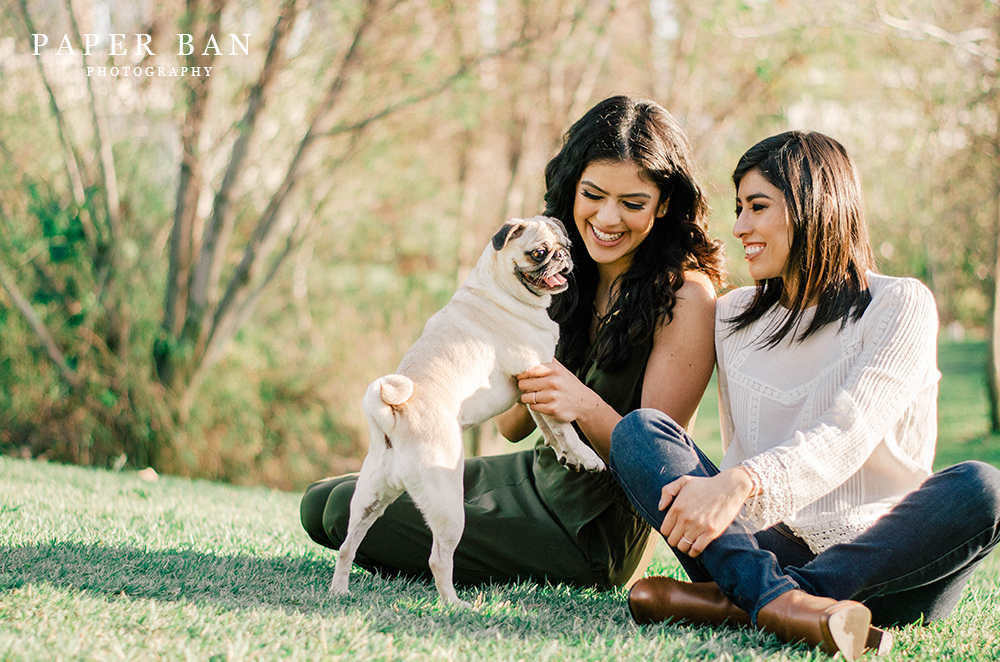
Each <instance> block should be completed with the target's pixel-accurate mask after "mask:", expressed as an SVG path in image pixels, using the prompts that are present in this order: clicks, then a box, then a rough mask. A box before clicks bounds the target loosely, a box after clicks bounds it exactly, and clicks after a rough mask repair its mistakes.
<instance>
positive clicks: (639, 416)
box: [610, 409, 689, 472]
mask: <svg viewBox="0 0 1000 662" xmlns="http://www.w3.org/2000/svg"><path fill="white" fill-rule="evenodd" d="M676 443H680V444H683V445H685V446H688V445H689V443H688V442H687V434H686V433H685V432H684V428H682V427H681V426H680V425H678V424H677V423H676V422H674V420H673V419H672V418H670V417H669V416H667V415H666V414H664V413H663V412H662V411H660V410H658V409H636V410H635V411H632V412H630V413H628V414H626V415H625V417H624V418H622V420H621V421H619V422H618V425H616V426H615V428H614V430H613V431H612V432H611V450H610V459H611V466H612V467H613V468H615V469H617V470H619V471H624V472H628V471H629V469H630V468H633V466H634V465H638V466H644V465H646V464H647V463H648V462H649V458H650V457H651V456H655V455H659V454H660V452H661V451H659V450H656V449H658V448H662V446H663V445H664V444H676ZM654 447H655V448H654Z"/></svg>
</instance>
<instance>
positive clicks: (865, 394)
mask: <svg viewBox="0 0 1000 662" xmlns="http://www.w3.org/2000/svg"><path fill="white" fill-rule="evenodd" d="M733 184H734V185H735V187H736V224H735V225H734V227H733V234H734V235H735V236H736V237H737V238H739V239H740V240H741V241H742V243H743V250H744V255H745V258H746V260H747V263H748V267H749V271H750V275H751V277H752V278H753V279H754V281H755V282H756V286H754V287H746V288H740V289H736V290H734V291H732V292H730V293H728V294H726V295H725V296H723V297H721V298H720V299H719V301H718V305H717V309H716V327H715V343H716V355H717V360H718V375H719V405H720V418H721V423H722V444H723V448H724V450H725V455H724V457H723V460H722V463H721V466H720V467H719V468H716V467H715V466H714V465H713V464H712V462H711V461H710V460H708V459H707V458H706V457H705V456H704V455H703V454H702V453H701V451H700V450H699V449H698V448H697V447H696V446H695V445H694V443H693V442H692V441H691V439H690V438H689V437H687V435H685V434H684V430H683V429H682V427H681V426H679V425H677V423H676V422H675V421H672V420H670V418H669V417H668V416H664V415H663V414H662V413H659V412H652V411H648V410H641V411H637V412H634V413H632V414H630V415H629V416H626V417H625V419H624V420H623V421H622V422H621V423H620V424H619V425H618V426H617V427H616V428H615V431H614V435H613V438H612V445H611V467H612V470H613V471H614V472H615V474H616V476H617V477H618V478H619V480H620V481H621V482H622V484H623V486H624V489H625V492H626V493H627V494H628V495H629V497H630V499H631V500H632V501H633V503H634V504H635V506H636V508H637V509H638V510H639V512H641V513H642V514H643V516H644V517H645V518H646V520H647V521H649V522H650V524H652V525H653V526H654V527H655V528H656V529H658V530H659V532H660V533H661V534H662V535H663V537H664V538H665V539H666V541H667V543H668V544H669V545H670V547H671V548H672V549H673V551H674V553H675V554H676V556H677V558H678V559H679V560H680V562H681V565H682V566H683V567H684V569H685V570H686V572H687V574H688V576H689V578H690V579H691V580H692V582H693V583H688V582H681V581H676V580H673V579H670V578H665V577H649V578H645V579H643V580H641V581H640V582H638V583H637V584H635V586H634V587H633V588H632V590H631V593H630V594H629V606H630V609H631V612H632V614H633V616H634V617H635V619H636V620H637V621H638V622H640V623H650V622H659V621H662V620H665V619H668V618H670V619H674V620H686V621H689V622H692V623H695V624H710V625H715V624H721V623H725V622H729V623H734V624H744V625H751V624H752V625H754V626H756V627H758V628H760V629H763V630H767V631H770V632H773V633H775V634H776V635H777V636H779V637H780V638H782V639H784V640H786V641H805V642H807V643H808V644H810V645H813V646H820V647H821V648H822V649H823V650H825V651H826V652H828V653H835V652H837V651H839V652H841V653H843V654H844V656H845V657H846V658H847V659H854V658H856V657H857V656H859V655H860V654H861V653H863V652H864V651H865V650H867V649H875V650H878V651H885V650H887V649H888V648H889V647H890V646H891V635H890V634H889V633H888V632H886V631H884V630H882V629H880V628H879V627H877V626H882V627H885V626H890V625H895V624H906V623H914V622H918V621H921V620H922V621H923V622H929V621H933V620H936V619H940V618H943V617H945V616H947V615H948V614H949V613H951V611H952V609H953V608H954V607H955V605H956V603H957V602H958V600H959V597H960V595H961V592H962V589H963V588H964V586H965V585H966V583H967V582H968V580H969V576H970V575H971V573H972V571H973V569H974V568H975V567H976V566H977V565H978V564H979V563H980V562H981V561H982V560H983V558H985V557H986V555H987V554H988V553H989V552H990V550H992V549H993V548H994V547H995V546H996V544H997V541H998V540H1000V507H998V501H1000V499H998V496H1000V471H998V470H997V469H996V468H995V467H993V466H990V465H988V464H983V463H980V462H965V463H962V464H958V465H956V466H953V467H950V468H948V469H945V470H943V471H940V472H938V473H932V472H931V464H932V461H933V458H934V446H935V442H936V437H937V424H936V407H937V383H938V379H939V378H940V373H939V372H938V370H937V362H936V338H937V330H938V318H937V311H936V308H935V304H934V299H933V297H932V295H931V293H930V291H929V290H928V289H927V288H926V287H924V286H923V285H922V284H921V283H920V282H919V281H917V280H914V279H912V278H892V277H888V276H883V275H880V274H878V273H876V272H875V265H874V259H873V257H872V251H871V248H870V246H869V241H868V231H867V226H866V222H865V218H864V212H863V205H862V195H861V186H860V180H859V177H858V174H857V169H856V168H855V165H854V163H853V161H852V160H851V158H850V157H849V155H848V154H847V152H846V151H845V150H844V148H843V146H842V145H841V144H840V143H838V142H837V141H835V140H833V139H832V138H829V137H827V136H824V135H822V134H819V133H814V132H799V131H792V132H788V133H783V134H780V135H777V136H773V137H771V138H768V139H766V140H763V141H761V142H760V143H758V144H757V145H755V146H753V147H752V148H751V149H750V150H748V151H747V152H746V154H744V155H743V157H742V158H741V159H740V161H739V164H738V165H737V167H736V170H735V172H734V173H733ZM872 624H874V625H872Z"/></svg>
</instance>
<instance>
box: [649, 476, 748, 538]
mask: <svg viewBox="0 0 1000 662" xmlns="http://www.w3.org/2000/svg"><path fill="white" fill-rule="evenodd" d="M752 491H753V482H752V481H751V480H750V476H749V474H747V472H745V471H743V470H742V469H740V468H739V467H735V468H733V469H727V470H725V471H723V472H722V473H719V474H717V475H715V476H712V477H711V478H702V477H699V476H681V477H680V478H678V479H677V480H675V481H673V482H672V483H669V484H668V485H666V486H664V488H663V492H662V493H661V496H660V505H659V508H660V510H666V511H667V514H666V517H664V518H663V524H662V525H661V526H660V533H662V534H663V536H664V537H665V538H666V540H667V542H668V543H669V544H670V546H671V547H675V548H677V549H679V550H680V551H681V552H683V553H685V554H687V555H688V556H690V557H691V558H695V557H697V556H698V555H700V554H701V553H702V552H703V551H705V548H706V547H708V544H709V543H710V542H712V541H713V540H715V539H716V538H718V537H719V536H720V535H721V534H722V532H723V531H725V530H726V527H728V526H729V525H730V524H732V523H733V520H735V519H736V515H737V514H738V513H739V512H740V506H742V505H743V502H744V501H746V499H747V497H748V496H749V495H750V493H751V492H752Z"/></svg>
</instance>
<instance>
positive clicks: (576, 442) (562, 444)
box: [528, 408, 605, 471]
mask: <svg viewBox="0 0 1000 662" xmlns="http://www.w3.org/2000/svg"><path fill="white" fill-rule="evenodd" d="M528 411H530V412H531V417H532V418H533V419H535V424H536V425H538V429H539V430H541V431H542V436H543V437H544V438H545V443H546V444H547V445H549V446H551V447H552V449H553V450H554V451H555V452H556V456H557V457H558V458H559V459H560V461H563V462H564V463H565V464H568V465H570V466H572V467H574V468H580V467H583V468H584V469H586V470H587V471H603V470H604V469H605V466H604V460H602V459H601V457H600V456H599V455H598V454H597V453H596V452H595V451H594V449H593V448H591V447H590V446H588V445H587V444H585V443H583V442H582V441H581V440H580V437H579V436H578V435H577V434H576V430H575V429H574V428H573V426H572V425H570V424H569V423H560V422H559V421H557V420H555V419H554V418H552V417H550V416H547V415H546V414H541V413H539V412H537V411H534V410H532V409H530V408H529V409H528Z"/></svg>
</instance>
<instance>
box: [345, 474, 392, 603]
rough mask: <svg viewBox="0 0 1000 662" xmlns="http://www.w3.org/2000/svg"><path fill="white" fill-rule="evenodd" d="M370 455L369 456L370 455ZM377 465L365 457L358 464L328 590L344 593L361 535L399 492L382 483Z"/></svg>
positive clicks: (382, 479)
mask: <svg viewBox="0 0 1000 662" xmlns="http://www.w3.org/2000/svg"><path fill="white" fill-rule="evenodd" d="M370 457H371V456H369V458H370ZM381 468H382V467H381V466H380V465H378V464H376V463H375V462H374V461H369V459H368V458H366V459H365V462H364V464H363V465H362V466H361V473H360V475H359V476H358V482H357V483H356V484H355V487H354V496H352V497H351V514H350V518H349V519H348V522H347V535H346V536H344V542H343V543H342V544H341V545H340V551H339V552H338V553H337V565H336V566H335V567H334V570H333V580H332V581H331V582H330V592H331V593H341V594H346V593H347V592H348V590H347V584H348V582H349V580H350V574H351V566H352V565H353V564H354V557H355V555H356V554H357V552H358V547H360V546H361V541H362V540H364V539H365V534H367V533H368V529H370V528H371V526H372V524H374V523H375V520H377V519H378V518H379V517H381V516H382V513H384V512H385V509H386V508H388V507H389V504H391V503H392V502H393V501H395V500H396V498H397V497H398V496H399V495H400V494H402V493H403V491H402V490H397V489H395V488H392V487H390V486H389V485H387V484H386V483H385V480H384V477H383V476H382V475H381V474H380V470H381Z"/></svg>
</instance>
